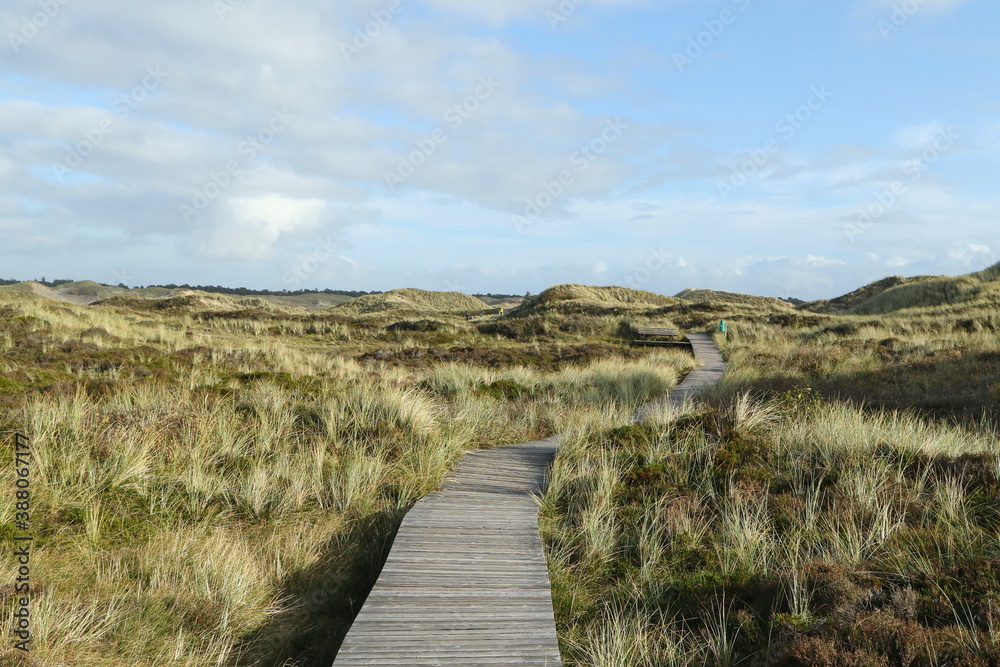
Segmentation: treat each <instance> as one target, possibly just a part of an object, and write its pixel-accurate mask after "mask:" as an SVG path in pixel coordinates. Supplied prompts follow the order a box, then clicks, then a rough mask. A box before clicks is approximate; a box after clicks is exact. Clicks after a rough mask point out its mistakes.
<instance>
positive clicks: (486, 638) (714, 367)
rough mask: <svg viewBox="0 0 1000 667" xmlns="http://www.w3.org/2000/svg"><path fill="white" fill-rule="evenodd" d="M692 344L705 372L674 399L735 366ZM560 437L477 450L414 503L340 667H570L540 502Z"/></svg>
mask: <svg viewBox="0 0 1000 667" xmlns="http://www.w3.org/2000/svg"><path fill="white" fill-rule="evenodd" d="M688 339H689V340H690V341H691V345H692V347H693V349H694V353H695V356H696V357H697V358H698V360H699V361H701V362H702V363H703V364H704V365H703V366H702V367H700V368H698V369H696V370H694V371H692V372H691V373H690V374H689V375H688V376H687V377H686V378H685V379H684V381H683V382H682V383H681V384H679V385H678V386H677V388H676V389H675V390H674V391H673V392H672V393H671V395H670V398H669V399H668V400H671V401H679V400H683V399H684V398H686V397H689V396H692V395H693V394H694V393H695V392H697V391H700V390H701V389H703V388H704V387H705V386H707V385H708V384H711V383H713V382H715V381H716V380H718V379H719V377H721V376H722V372H723V371H724V370H725V364H723V362H722V355H721V354H720V353H719V350H718V348H717V347H716V346H715V341H714V340H713V339H712V336H711V335H709V334H689V335H688ZM638 417H641V411H640V413H639V414H637V418H638ZM561 438H562V436H554V437H552V438H548V439H546V440H540V441H537V442H527V443H521V444H517V445H509V446H506V447H498V448H496V449H485V450H478V451H474V452H470V453H469V454H466V455H465V456H463V457H462V459H461V460H460V461H459V462H458V464H457V465H456V466H455V468H454V470H453V471H452V472H451V474H449V475H448V477H447V479H446V480H445V483H444V487H443V488H442V490H440V491H437V492H435V493H432V494H430V495H428V496H427V497H426V498H423V499H422V500H420V501H418V502H417V503H416V505H414V506H413V508H412V509H411V510H410V511H409V512H408V513H407V515H406V517H405V518H404V519H403V522H402V524H401V525H400V527H399V532H398V533H397V534H396V538H395V540H394V541H393V545H392V549H391V551H390V552H389V557H388V559H387V560H386V563H385V567H383V569H382V573H381V574H380V575H379V578H378V581H377V582H376V584H375V587H374V588H373V589H372V591H371V594H369V596H368V599H367V600H366V601H365V603H364V606H363V607H362V609H361V613H360V614H359V615H358V617H357V619H355V621H354V625H353V626H351V629H350V631H349V632H348V634H347V637H346V638H345V639H344V643H343V645H342V646H341V648H340V652H339V653H338V654H337V658H336V660H335V661H334V665H335V666H337V667H348V666H351V665H394V666H401V665H446V664H454V665H540V666H544V667H555V666H557V665H560V664H561V662H560V658H559V644H558V642H557V640H556V626H555V618H554V616H553V613H552V592H551V588H550V584H549V573H548V567H547V565H546V562H545V555H544V552H543V549H542V541H541V538H540V537H539V534H538V503H537V501H536V500H535V498H534V497H533V496H535V495H537V494H540V493H541V492H542V490H543V488H544V485H545V473H546V471H547V470H548V467H549V465H550V464H551V462H552V460H553V459H554V458H555V454H556V450H557V449H558V446H559V441H560V439H561Z"/></svg>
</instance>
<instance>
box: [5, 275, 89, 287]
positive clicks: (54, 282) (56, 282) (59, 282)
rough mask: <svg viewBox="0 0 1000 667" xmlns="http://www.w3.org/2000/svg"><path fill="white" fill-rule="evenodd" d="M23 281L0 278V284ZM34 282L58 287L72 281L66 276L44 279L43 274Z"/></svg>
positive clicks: (14, 283) (12, 283)
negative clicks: (65, 277)
mask: <svg viewBox="0 0 1000 667" xmlns="http://www.w3.org/2000/svg"><path fill="white" fill-rule="evenodd" d="M23 282H24V281H23V280H14V279H13V278H8V279H6V280H4V279H2V278H0V285H16V284H17V283H23ZM35 282H36V283H41V284H42V285H45V286H46V287H58V286H59V285H65V284H66V283H71V282H73V281H72V280H69V279H68V278H67V279H64V280H46V279H45V276H42V278H41V280H36V281H35Z"/></svg>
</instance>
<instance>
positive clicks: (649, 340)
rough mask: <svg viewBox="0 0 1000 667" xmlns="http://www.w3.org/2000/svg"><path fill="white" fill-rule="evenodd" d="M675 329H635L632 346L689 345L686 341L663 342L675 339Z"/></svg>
mask: <svg viewBox="0 0 1000 667" xmlns="http://www.w3.org/2000/svg"><path fill="white" fill-rule="evenodd" d="M679 334H680V331H679V330H678V329H677V327H636V328H635V340H633V341H632V344H633V345H690V343H688V342H687V341H679V340H663V339H664V338H671V339H673V338H677V336H678V335H679Z"/></svg>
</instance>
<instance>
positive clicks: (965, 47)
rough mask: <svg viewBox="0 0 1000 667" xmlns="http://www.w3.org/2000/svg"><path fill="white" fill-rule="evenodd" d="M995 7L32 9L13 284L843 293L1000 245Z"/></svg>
mask: <svg viewBox="0 0 1000 667" xmlns="http://www.w3.org/2000/svg"><path fill="white" fill-rule="evenodd" d="M998 24H1000V5H998V4H997V3H996V2H995V1H993V0H847V1H845V0H655V1H654V0H648V1H646V0H491V1H489V2H487V1H486V0H423V1H417V0H372V1H367V0H343V1H339V2H333V1H324V0H282V1H281V2H277V1H276V0H271V1H270V2H267V1H265V0H158V1H157V2H155V3H138V2H134V1H131V0H129V1H126V0H90V1H87V2H85V1H84V0H7V1H6V2H4V3H3V7H2V8H0V28H2V33H3V35H4V40H3V42H4V43H3V44H0V69H2V71H3V77H2V83H0V277H13V278H18V279H32V278H39V277H42V276H45V277H47V278H49V279H53V278H75V279H91V280H97V281H100V282H105V283H113V284H117V283H120V282H124V283H126V284H128V285H148V284H156V283H169V282H173V283H191V284H199V283H200V284H208V283H211V284H223V285H229V286H248V287H255V288H270V289H297V288H327V287H329V288H335V289H365V290H375V289H379V290H382V289H391V288H394V287H404V286H408V287H421V288H425V289H438V290H441V289H455V290H461V291H468V292H512V293H522V292H524V291H526V290H530V291H532V292H537V291H539V290H541V289H543V288H544V287H546V286H548V285H551V284H555V283H561V282H580V283H588V284H602V285H610V284H618V285H628V286H634V287H642V288H644V289H650V290H654V291H658V292H662V293H668V294H673V293H676V292H678V291H680V290H681V289H683V288H686V287H711V288H716V289H726V290H735V291H743V292H751V293H757V294H767V295H774V296H796V297H800V298H818V297H826V296H835V295H837V294H840V293H842V292H845V291H849V290H850V289H853V288H854V287H857V286H859V285H861V284H863V283H865V282H868V281H869V280H872V279H876V278H880V277H883V276H886V275H891V274H903V275H914V274H920V273H948V274H957V273H965V272H968V271H974V270H978V269H981V268H984V267H985V266H988V265H990V264H993V263H995V262H997V261H1000V232H998V228H997V222H998V220H1000V215H998V214H1000V190H998V188H997V180H998V175H1000V37H998V36H997V32H996V26H997V25H998Z"/></svg>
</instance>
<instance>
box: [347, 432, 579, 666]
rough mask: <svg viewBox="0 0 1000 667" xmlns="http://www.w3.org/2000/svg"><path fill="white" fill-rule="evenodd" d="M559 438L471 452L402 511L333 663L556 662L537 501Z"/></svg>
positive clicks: (513, 663)
mask: <svg viewBox="0 0 1000 667" xmlns="http://www.w3.org/2000/svg"><path fill="white" fill-rule="evenodd" d="M559 439H560V436H555V437H552V438H549V439H547V440H540V441H538V442H528V443H522V444H518V445H510V446H507V447H499V448H496V449H485V450H479V451H475V452H470V453H469V454H466V455H465V456H464V457H462V459H461V460H460V461H459V462H458V464H457V465H456V467H455V469H454V470H453V471H452V473H451V474H450V475H449V476H448V478H447V479H446V480H445V484H444V488H443V489H442V490H441V491H438V492H435V493H432V494H430V495H429V496H427V497H426V498H424V499H422V500H420V501H419V502H417V504H416V505H414V507H413V508H412V509H411V510H410V511H409V512H408V513H407V515H406V517H405V518H404V519H403V523H402V524H401V525H400V527H399V532H398V533H397V534H396V539H395V541H394V542H393V545H392V550H391V551H390V552H389V558H388V560H387V561H386V563H385V567H384V568H383V569H382V573H381V574H380V575H379V578H378V581H377V582H376V584H375V588H373V589H372V592H371V594H370V595H369V596H368V599H367V600H366V601H365V604H364V606H363V607H362V609H361V613H360V614H359V615H358V617H357V619H355V621H354V625H353V626H352V627H351V630H350V632H349V633H348V634H347V638H346V639H345V640H344V644H343V645H342V646H341V648H340V652H339V653H338V654H337V659H336V660H335V661H334V665H337V666H338V667H340V666H348V665H543V666H547V667H554V666H555V665H559V664H560V661H559V644H558V642H557V641H556V625H555V617H554V616H553V614H552V592H551V589H550V585H549V571H548V567H547V566H546V563H545V555H544V552H543V550H542V541H541V538H540V537H539V535H538V503H537V502H536V500H535V499H534V498H533V497H532V494H540V493H541V492H542V489H543V486H544V483H545V472H546V470H547V469H548V466H549V464H550V463H551V462H552V459H553V458H554V457H555V453H556V449H557V447H558V443H559Z"/></svg>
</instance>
